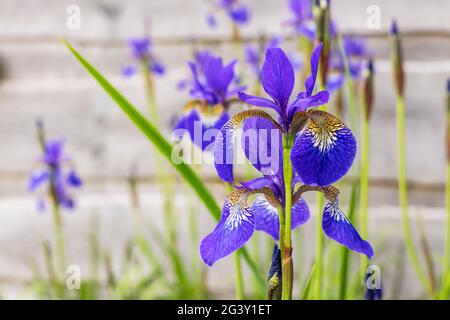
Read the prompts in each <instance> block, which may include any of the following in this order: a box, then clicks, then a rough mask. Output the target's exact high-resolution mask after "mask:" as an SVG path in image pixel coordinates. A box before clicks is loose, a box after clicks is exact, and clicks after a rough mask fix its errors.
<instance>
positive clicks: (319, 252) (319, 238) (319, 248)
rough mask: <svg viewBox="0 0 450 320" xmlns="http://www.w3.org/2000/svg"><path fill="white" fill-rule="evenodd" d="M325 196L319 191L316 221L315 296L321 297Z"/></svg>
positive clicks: (316, 297)
mask: <svg viewBox="0 0 450 320" xmlns="http://www.w3.org/2000/svg"><path fill="white" fill-rule="evenodd" d="M323 203H324V197H323V194H322V193H321V192H319V193H317V222H316V260H315V268H314V298H315V299H317V300H319V299H321V294H322V267H323V259H322V258H323V242H324V239H323V234H322V208H323Z"/></svg>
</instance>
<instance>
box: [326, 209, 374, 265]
mask: <svg viewBox="0 0 450 320" xmlns="http://www.w3.org/2000/svg"><path fill="white" fill-rule="evenodd" d="M322 228H323V231H324V232H325V234H326V235H327V236H328V237H330V238H331V239H333V240H334V241H336V242H338V243H340V244H342V245H343V246H346V247H347V248H349V249H350V250H353V251H356V252H359V253H362V254H365V255H366V256H367V258H369V259H371V258H372V256H373V254H374V253H373V248H372V246H371V245H370V243H369V242H367V241H365V240H363V239H362V238H361V236H360V235H359V234H358V232H357V231H356V230H355V228H354V227H353V225H352V224H351V223H350V221H349V220H348V219H347V217H346V216H345V215H344V213H343V212H342V210H341V209H340V208H339V205H338V202H337V201H334V202H329V203H327V204H326V205H325V207H324V209H323V218H322Z"/></svg>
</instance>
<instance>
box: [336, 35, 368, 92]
mask: <svg viewBox="0 0 450 320" xmlns="http://www.w3.org/2000/svg"><path fill="white" fill-rule="evenodd" d="M342 44H343V47H344V52H345V56H346V58H347V61H348V68H349V72H350V78H351V79H352V80H359V79H361V78H362V74H363V70H364V68H365V64H366V61H367V59H368V58H369V57H370V55H371V52H370V51H369V49H368V47H367V41H366V39H364V38H355V37H349V36H345V37H344V38H343V43H342ZM344 81H345V66H344V57H343V56H342V52H341V51H340V50H334V51H332V53H331V57H330V72H329V75H328V78H327V89H328V90H329V91H336V90H337V89H339V88H341V87H342V85H343V84H344Z"/></svg>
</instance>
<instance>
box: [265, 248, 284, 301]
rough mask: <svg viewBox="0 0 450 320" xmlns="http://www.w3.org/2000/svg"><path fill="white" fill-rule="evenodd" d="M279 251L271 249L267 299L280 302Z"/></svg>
mask: <svg viewBox="0 0 450 320" xmlns="http://www.w3.org/2000/svg"><path fill="white" fill-rule="evenodd" d="M281 285H282V284H281V250H280V249H279V248H278V246H277V245H274V247H273V253H272V262H271V264H270V269H269V276H268V277H267V299H268V300H281Z"/></svg>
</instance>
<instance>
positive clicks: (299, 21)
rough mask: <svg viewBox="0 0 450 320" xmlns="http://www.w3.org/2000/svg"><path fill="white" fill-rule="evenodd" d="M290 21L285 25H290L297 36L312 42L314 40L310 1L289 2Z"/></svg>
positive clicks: (313, 22) (314, 27) (314, 31)
mask: <svg viewBox="0 0 450 320" xmlns="http://www.w3.org/2000/svg"><path fill="white" fill-rule="evenodd" d="M288 4H289V9H290V11H291V12H292V15H293V17H292V19H290V20H288V21H287V24H289V25H292V26H293V27H294V28H295V31H296V33H297V34H299V35H303V36H305V37H306V38H308V39H309V40H311V41H313V40H314V39H315V38H316V24H315V21H314V16H313V12H312V0H289V3H288Z"/></svg>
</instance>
